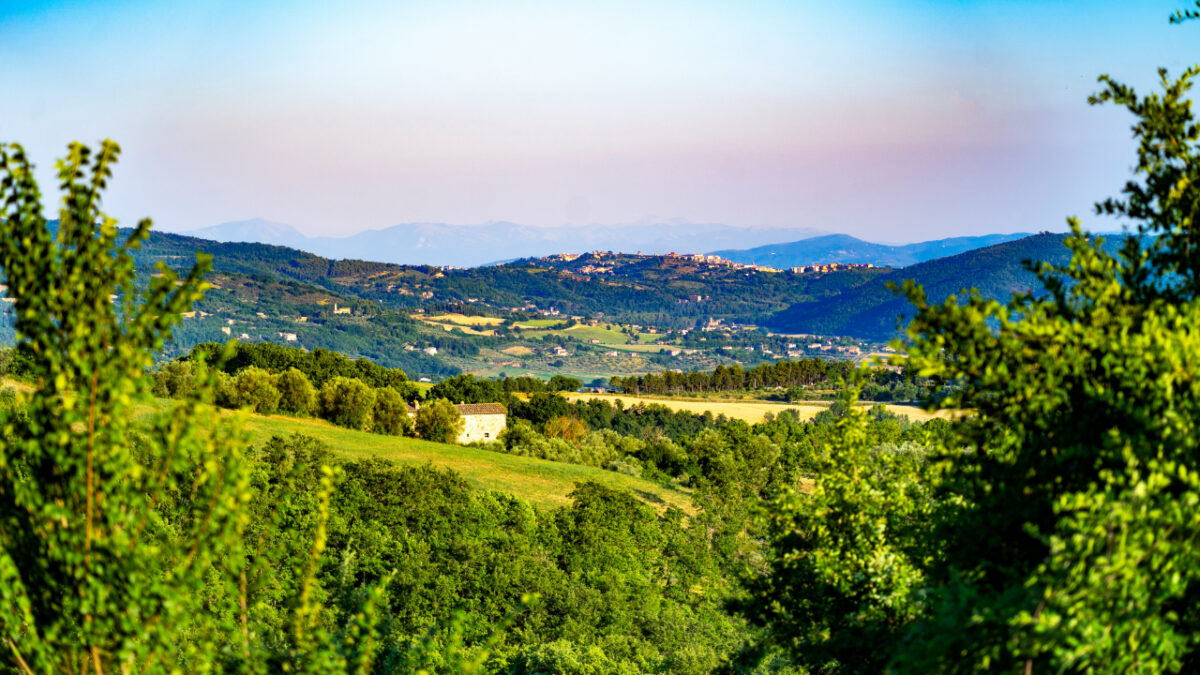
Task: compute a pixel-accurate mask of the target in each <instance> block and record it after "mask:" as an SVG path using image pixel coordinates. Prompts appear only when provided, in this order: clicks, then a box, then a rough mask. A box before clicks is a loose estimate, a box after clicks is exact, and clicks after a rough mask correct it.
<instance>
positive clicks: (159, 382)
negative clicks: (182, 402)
mask: <svg viewBox="0 0 1200 675" xmlns="http://www.w3.org/2000/svg"><path fill="white" fill-rule="evenodd" d="M195 389H196V373H195V369H194V368H193V364H192V362H191V361H168V362H167V363H164V364H163V365H162V367H161V368H159V369H158V370H157V371H156V372H155V373H154V395H155V396H161V397H163V398H187V397H188V396H190V395H191V393H192V392H193V391H195Z"/></svg>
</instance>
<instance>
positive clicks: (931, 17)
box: [0, 0, 1200, 242]
mask: <svg viewBox="0 0 1200 675" xmlns="http://www.w3.org/2000/svg"><path fill="white" fill-rule="evenodd" d="M1190 5H1192V3H1190V2H1187V3H1185V2H1182V1H1181V0H1161V1H1159V0H1138V1H1136V2H1129V1H1128V0H1124V1H1106V0H1094V1H1091V2H1084V1H1079V0H1070V1H1068V0H1036V1H1035V0H979V1H974V0H891V1H884V0H857V1H855V2H831V1H821V2H817V1H807V0H789V1H780V2H756V1H753V0H740V1H733V2H708V1H706V0H687V1H681V2H660V1H658V0H637V1H632V2H626V1H624V0H610V1H605V2H596V1H594V2H575V1H573V0H554V1H528V2H525V1H521V0H484V1H480V2H472V1H466V0H443V1H440V2H420V1H407V2H396V1H392V2H329V1H328V0H322V1H320V2H308V1H306V0H290V1H288V2H247V1H245V0H240V1H236V2H202V1H196V0H176V1H175V2H123V1H121V0H115V1H110V2H90V3H89V2H39V1H37V0H24V1H21V2H10V1H9V0H0V92H2V95H0V140H3V141H10V142H19V143H22V144H23V145H24V146H25V147H26V149H27V150H28V151H29V153H30V154H31V155H32V157H33V158H34V161H35V162H37V163H38V165H39V177H40V178H41V179H42V182H43V192H45V193H47V194H48V195H50V196H49V197H48V200H49V206H50V207H51V208H54V207H55V205H54V203H53V198H54V197H53V195H54V192H55V191H54V189H53V185H54V180H53V165H54V159H55V158H57V157H60V156H62V155H63V154H64V151H65V148H66V144H67V143H68V142H70V141H72V140H80V141H84V142H87V143H96V142H98V141H99V140H101V139H104V138H111V139H113V140H116V141H118V142H119V143H120V144H121V146H122V149H123V151H124V152H123V155H122V158H121V162H120V165H119V166H118V167H117V168H116V176H115V179H114V181H113V182H112V187H111V188H110V191H109V193H108V195H107V197H106V201H105V206H106V209H107V211H108V212H109V213H110V214H111V215H113V216H114V217H117V218H119V219H121V220H122V221H123V222H125V223H132V222H133V221H135V220H136V219H138V218H142V217H147V216H149V217H152V218H154V220H155V222H156V225H157V227H159V228H161V229H165V230H170V231H185V230H189V229H195V228H201V227H206V226H210V225H214V224H217V223H221V222H226V221H234V220H243V219H248V218H252V217H261V218H265V219H268V220H273V221H277V222H283V223H289V224H291V225H293V226H295V227H297V228H298V229H299V230H301V231H302V232H304V233H306V234H308V235H329V236H346V235H350V234H353V233H355V232H358V231H361V230H364V229H371V228H383V227H388V226H390V225H395V224H399V223H408V222H444V223H451V224H461V225H466V224H477V223H483V222H488V221H497V220H504V221H512V222H518V223H523V224H528V225H537V226H546V227H553V226H559V225H564V224H585V223H610V224H611V223H628V222H638V221H643V220H645V219H646V218H649V217H661V218H683V219H687V220H691V221H694V222H702V223H724V224H729V225H738V226H760V227H761V226H766V227H809V228H814V229H817V230H823V231H828V232H841V233H847V234H852V235H855V236H859V237H863V238H866V239H871V240H874V241H886V242H909V241H920V240H925V239H933V238H940V237H949V236H959V235H974V234H984V233H992V232H1017V231H1037V230H1062V229H1064V228H1065V218H1066V216H1068V215H1073V214H1077V215H1081V216H1085V224H1088V225H1090V226H1091V227H1092V229H1097V230H1103V229H1113V224H1112V223H1111V222H1107V221H1103V220H1096V219H1095V218H1094V217H1092V216H1091V215H1090V213H1091V204H1092V203H1093V202H1095V201H1097V200H1099V199H1102V198H1104V197H1106V196H1109V195H1112V194H1115V193H1116V192H1117V191H1118V190H1119V189H1120V187H1121V185H1122V184H1123V182H1124V181H1125V179H1126V178H1127V177H1128V176H1129V169H1130V167H1131V166H1132V165H1133V162H1134V155H1133V149H1134V146H1133V144H1132V142H1131V136H1130V130H1129V127H1130V124H1131V117H1130V116H1129V115H1128V114H1127V113H1124V112H1123V111H1121V110H1119V109H1115V108H1111V107H1109V108H1102V107H1101V108H1097V107H1091V106H1089V105H1088V104H1087V96H1088V95H1089V94H1090V93H1093V92H1094V91H1096V90H1097V88H1098V85H1097V83H1096V77H1097V76H1098V75H1099V74H1101V73H1108V74H1111V75H1113V76H1114V77H1116V78H1118V79H1120V80H1122V81H1125V82H1127V83H1130V84H1133V85H1135V86H1137V87H1138V88H1139V89H1142V90H1149V89H1150V88H1151V87H1152V86H1153V85H1154V83H1155V79H1156V76H1155V70H1156V68H1158V67H1160V66H1162V67H1166V68H1168V69H1170V71H1171V72H1179V71H1181V70H1182V69H1183V68H1185V67H1187V66H1189V65H1191V64H1192V63H1194V62H1196V61H1200V22H1195V23H1192V24H1186V25H1183V26H1171V25H1169V24H1168V22H1167V17H1168V16H1169V14H1170V13H1171V12H1173V11H1175V10H1176V9H1180V8H1183V7H1186V6H1190Z"/></svg>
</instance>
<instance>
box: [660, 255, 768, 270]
mask: <svg viewBox="0 0 1200 675" xmlns="http://www.w3.org/2000/svg"><path fill="white" fill-rule="evenodd" d="M664 257H666V258H671V259H676V260H687V261H688V262H694V263H699V264H701V265H708V266H711V267H727V268H730V269H735V270H754V271H755V272H781V271H783V270H779V269H776V268H774V267H768V266H767V265H755V264H753V263H738V262H733V261H732V260H726V259H725V258H722V257H721V256H719V255H710V254H707V253H688V254H684V255H680V254H678V253H668V254H667V255H666V256H664Z"/></svg>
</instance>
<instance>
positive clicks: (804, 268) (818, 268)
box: [791, 263, 874, 274]
mask: <svg viewBox="0 0 1200 675" xmlns="http://www.w3.org/2000/svg"><path fill="white" fill-rule="evenodd" d="M872 267H874V265H872V264H871V263H829V264H827V265H801V266H800V267H793V268H791V272H792V274H816V273H823V272H838V271H841V270H865V269H870V268H872Z"/></svg>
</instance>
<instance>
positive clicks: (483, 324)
mask: <svg viewBox="0 0 1200 675" xmlns="http://www.w3.org/2000/svg"><path fill="white" fill-rule="evenodd" d="M413 316H414V317H415V318H416V319H417V320H419V321H420V322H421V323H424V324H426V325H429V326H436V327H438V328H441V329H443V330H445V331H446V332H448V333H454V332H457V333H464V334H466V335H495V334H496V331H495V326H498V325H500V324H502V323H504V319H499V318H496V317H494V316H467V315H465V314H438V315H436V316H426V317H422V316H420V315H413Z"/></svg>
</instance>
